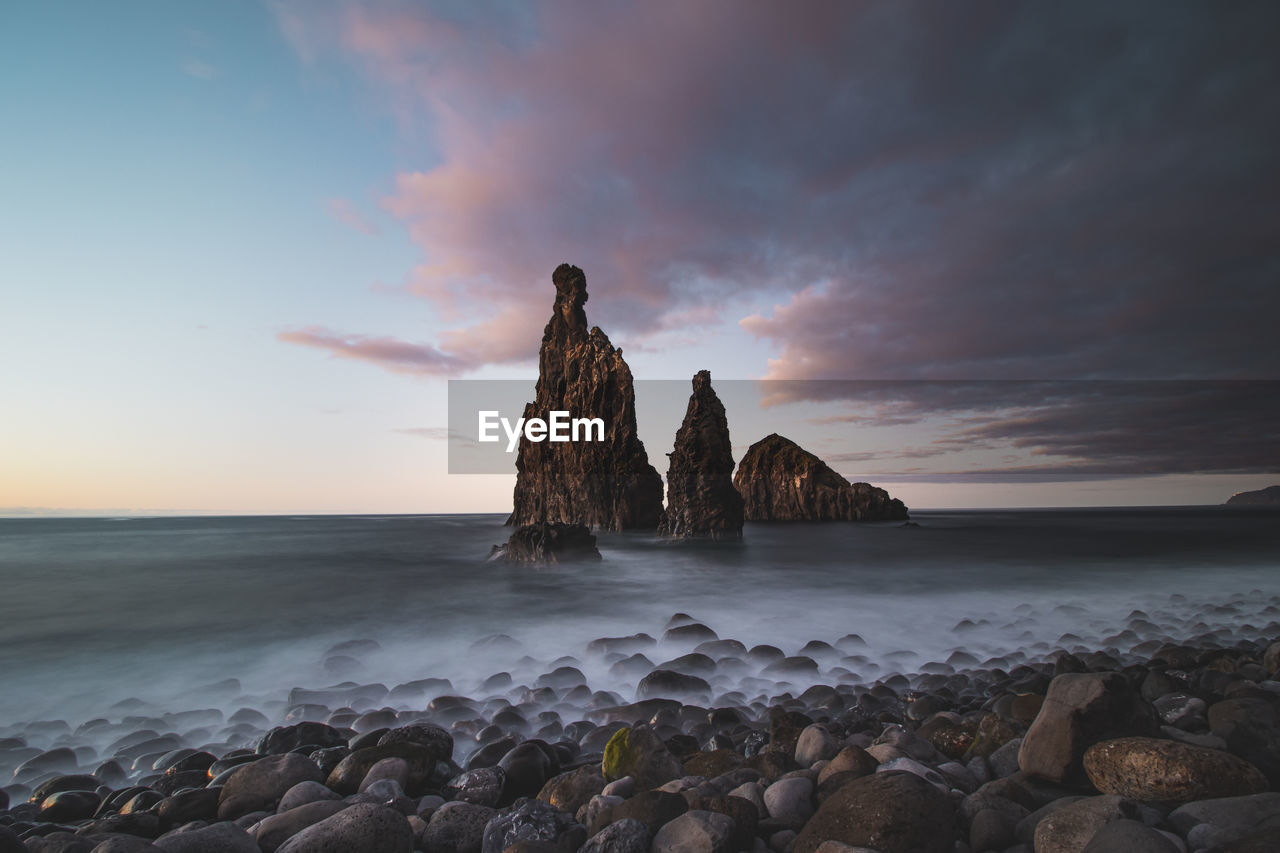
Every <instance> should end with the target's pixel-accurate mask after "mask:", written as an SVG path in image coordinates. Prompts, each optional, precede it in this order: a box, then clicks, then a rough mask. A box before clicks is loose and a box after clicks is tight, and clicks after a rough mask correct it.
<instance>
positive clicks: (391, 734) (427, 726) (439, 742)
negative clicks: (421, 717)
mask: <svg viewBox="0 0 1280 853" xmlns="http://www.w3.org/2000/svg"><path fill="white" fill-rule="evenodd" d="M509 678H510V677H509V676H508V679H509ZM404 741H408V742H410V743H416V744H418V745H419V746H423V747H426V748H427V749H428V750H430V751H431V754H432V756H433V757H434V758H435V759H436V761H448V760H450V759H451V758H453V735H451V734H449V732H448V731H447V730H445V729H444V728H442V727H441V726H437V725H435V724H434V723H412V724H410V725H407V726H397V727H396V728H394V729H391V730H390V731H388V732H387V733H386V734H384V735H383V736H382V737H380V738H379V739H378V746H386V745H388V744H392V743H401V742H404Z"/></svg>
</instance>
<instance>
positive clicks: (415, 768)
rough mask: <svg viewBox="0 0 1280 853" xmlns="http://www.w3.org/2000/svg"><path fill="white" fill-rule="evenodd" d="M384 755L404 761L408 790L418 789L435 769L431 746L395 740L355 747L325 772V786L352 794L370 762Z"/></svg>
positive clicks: (368, 767) (381, 758)
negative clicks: (326, 777) (355, 748)
mask: <svg viewBox="0 0 1280 853" xmlns="http://www.w3.org/2000/svg"><path fill="white" fill-rule="evenodd" d="M385 758H399V759H402V760H403V761H404V762H405V769H406V770H407V771H408V785H407V786H406V790H408V791H416V790H417V789H418V788H421V787H422V786H423V785H424V784H425V783H426V782H427V780H428V779H430V778H431V775H432V774H433V773H434V772H435V769H436V750H435V749H433V748H432V747H428V746H423V745H422V744H420V743H414V742H413V741H409V740H402V741H395V742H393V743H385V744H382V745H381V746H366V747H364V748H363V749H357V750H356V751H355V752H353V753H351V754H350V755H348V756H347V757H346V758H344V759H342V761H340V762H338V766H337V767H334V768H333V770H331V771H330V772H329V778H328V779H327V780H325V785H327V786H328V787H329V788H330V789H331V790H334V791H337V792H338V793H339V794H342V795H343V796H349V795H351V794H354V793H356V791H358V790H359V789H360V783H361V782H363V781H364V778H365V776H366V775H368V773H369V771H370V770H371V769H373V765H375V764H377V763H378V762H379V761H382V760H383V759H385Z"/></svg>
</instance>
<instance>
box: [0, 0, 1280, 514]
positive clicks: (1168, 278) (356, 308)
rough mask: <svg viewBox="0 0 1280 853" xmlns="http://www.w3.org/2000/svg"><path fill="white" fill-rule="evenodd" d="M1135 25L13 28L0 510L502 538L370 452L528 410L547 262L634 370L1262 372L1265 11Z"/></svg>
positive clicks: (1132, 20)
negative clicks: (391, 350)
mask: <svg viewBox="0 0 1280 853" xmlns="http://www.w3.org/2000/svg"><path fill="white" fill-rule="evenodd" d="M1158 8H1159V7H1158V6H1151V5H1144V4H1136V3H1135V4H1121V8H1120V11H1118V12H1117V11H1115V10H1111V11H1107V9H1108V7H1106V6H1104V5H1101V4H1099V5H1096V6H1087V7H1081V9H1080V10H1077V11H1076V12H1074V13H1068V12H1063V11H1060V10H1059V11H1053V7H1052V6H1049V5H1038V4H1030V5H1029V6H1026V7H1025V8H1021V7H1002V6H998V5H997V6H992V7H990V8H988V7H987V6H985V5H984V6H983V7H982V9H983V14H982V15H975V16H972V17H975V18H981V19H982V20H974V21H969V22H966V23H965V24H964V25H963V26H961V25H958V24H956V22H952V21H949V20H947V19H946V18H947V14H946V13H943V12H937V11H930V9H929V7H928V6H927V5H924V6H916V5H913V4H901V5H895V4H867V5H865V6H863V5H857V6H856V9H855V8H854V7H853V6H851V7H849V9H848V10H847V11H839V10H837V11H832V10H831V9H824V10H822V11H814V12H813V13H812V14H808V15H793V16H790V17H787V18H784V19H778V18H777V17H776V15H775V13H774V12H773V11H771V10H770V9H769V7H768V6H765V5H758V6H757V5H749V6H748V7H747V11H746V12H745V13H744V14H741V15H736V16H730V17H731V18H732V19H730V17H726V16H727V15H728V14H729V12H730V11H731V10H730V9H729V7H727V6H719V5H717V4H714V3H709V4H706V5H705V6H703V7H700V8H699V9H697V10H693V9H690V8H688V7H681V6H680V5H679V4H656V5H650V6H640V5H637V4H625V3H624V4H612V5H607V6H601V7H599V8H593V10H592V11H591V12H590V13H585V12H580V11H579V12H575V11H574V10H573V9H572V8H571V7H569V6H567V5H565V4H560V3H547V4H537V5H532V6H524V5H523V4H520V5H506V4H399V3H394V2H385V3H383V2H377V3H364V4H357V3H334V2H319V3H303V2H287V1H286V0H282V2H277V3H270V4H267V3H260V2H225V3H206V4H195V3H171V2H137V3H128V4H123V5H118V4H110V5H109V4H102V3H92V2H66V3H22V4H10V5H9V6H8V7H6V9H5V11H4V12H3V13H2V14H3V17H2V19H0V23H2V26H0V102H3V103H4V104H5V111H4V113H5V118H4V133H3V135H2V136H0V139H2V140H3V141H0V145H2V146H3V154H4V158H3V160H4V164H5V165H4V167H3V168H2V169H0V198H2V199H3V204H2V206H0V359H3V363H4V364H5V365H6V366H7V368H8V369H7V370H5V371H4V378H3V386H2V390H3V394H4V400H5V403H4V409H3V417H2V418H0V508H10V509H13V508H18V507H44V508H52V509H58V510H73V509H89V510H92V509H134V510H151V511H200V512H359V511H367V512H442V511H482V510H485V511H496V512H502V511H505V510H506V509H507V506H508V503H509V498H510V485H511V478H507V477H502V476H489V477H478V476H473V477H448V475H447V474H446V473H445V462H444V460H445V454H444V447H443V444H442V443H441V442H439V441H436V440H432V439H429V438H423V437H422V436H421V435H417V434H413V433H411V432H408V431H409V430H414V429H418V430H421V429H423V428H429V427H439V426H443V425H444V423H445V413H444V410H443V407H444V405H445V394H444V385H445V380H446V379H448V378H459V377H469V378H470V377H474V378H495V377H500V378H515V377H532V375H533V372H532V367H531V365H532V361H531V359H532V358H533V357H534V356H536V347H537V343H538V338H539V336H540V331H541V325H542V323H543V322H544V321H545V318H546V315H547V311H549V308H550V304H551V296H552V291H551V287H550V284H549V279H550V273H551V270H552V268H553V267H554V266H555V264H556V263H559V262H561V261H570V262H575V263H578V264H580V265H582V266H583V267H584V268H585V269H586V271H587V275H588V280H589V282H590V287H591V293H592V301H591V302H590V303H589V304H588V306H587V311H588V315H589V317H590V319H591V320H592V322H598V323H600V324H601V325H602V326H603V327H604V328H605V329H606V331H608V332H609V334H610V336H611V337H612V338H613V340H614V342H615V343H618V344H621V345H622V346H624V349H625V351H626V353H627V358H628V361H629V362H630V364H631V366H632V369H633V372H634V373H635V374H636V376H637V377H639V378H645V379H673V378H687V377H688V376H689V375H691V374H692V372H693V371H694V370H696V369H699V368H709V369H710V370H711V371H712V374H713V376H714V377H717V378H720V377H723V378H725V379H746V378H756V377H761V376H769V377H772V378H786V379H793V378H797V379H809V378H818V379H841V378H877V379H878V378H899V379H921V378H943V379H979V380H985V379H1009V378H1014V379H1134V378H1139V379H1166V378H1167V379H1207V380H1239V379H1249V380H1271V379H1274V378H1275V377H1276V375H1277V368H1278V365H1280V356H1277V354H1276V346H1275V343H1274V340H1273V336H1271V335H1270V333H1269V332H1268V328H1269V327H1268V324H1269V323H1270V322H1271V320H1269V319H1267V318H1272V317H1274V311H1270V310H1268V309H1269V308H1274V307H1275V306H1274V304H1273V303H1274V299H1275V296H1274V293H1275V290H1276V288H1275V287H1274V281H1275V277H1276V275H1277V274H1280V261H1278V260H1277V256H1276V253H1275V250H1274V246H1275V245H1276V244H1277V241H1276V240H1274V239H1272V238H1274V237H1276V236H1277V235H1276V234H1275V226H1274V225H1273V224H1269V223H1267V222H1266V221H1265V217H1263V216H1260V215H1258V212H1259V211H1266V210H1271V211H1274V202H1275V201H1276V199H1275V198H1274V197H1273V195H1268V193H1269V192H1273V190H1269V189H1267V188H1268V187H1272V188H1273V187H1274V186H1275V182H1274V181H1267V180H1266V176H1268V175H1270V176H1274V174H1275V171H1274V169H1275V154H1274V152H1275V150H1277V147H1276V145H1275V144H1274V143H1275V142H1276V140H1277V133H1276V127H1277V120H1276V110H1275V107H1274V106H1270V105H1269V104H1270V103H1271V102H1272V101H1273V100H1274V99H1271V98H1269V96H1268V97H1267V98H1266V99H1265V100H1264V99H1262V98H1261V96H1260V95H1259V92H1261V91H1264V90H1263V89H1262V88H1261V87H1260V83H1261V82H1266V81H1269V80H1274V74H1273V73H1272V72H1273V71H1274V60H1273V59H1270V58H1268V56H1269V52H1267V51H1266V50H1265V46H1266V42H1267V34H1268V33H1273V32H1275V31H1276V26H1275V15H1274V14H1272V13H1271V12H1269V11H1268V9H1267V7H1266V6H1265V5H1264V4H1241V6H1240V7H1238V8H1237V9H1236V10H1235V11H1234V12H1233V13H1232V14H1231V15H1221V16H1218V17H1215V18H1214V19H1213V20H1211V21H1208V22H1206V21H1201V20H1196V19H1195V18H1194V15H1195V13H1194V12H1176V13H1170V14H1168V15H1163V16H1161V17H1162V20H1161V21H1160V22H1159V24H1158V25H1154V26H1152V25H1149V24H1150V20H1151V15H1152V13H1153V10H1155V9H1158ZM984 16H985V17H984ZM1046 33H1051V34H1055V36H1054V37H1055V38H1056V39H1058V40H1059V42H1060V47H1061V50H1060V51H1059V52H1058V53H1056V54H1053V55H1051V56H1050V58H1045V57H1046V56H1049V55H1048V54H1045V53H1044V52H1043V51H1038V50H1037V45H1039V44H1041V43H1042V42H1043V40H1044V39H1045V38H1046ZM1240 33H1254V34H1255V36H1254V40H1255V41H1256V44H1255V43H1254V41H1250V39H1248V38H1241V37H1240ZM1195 34H1199V35H1195ZM1193 35H1194V36H1195V37H1194V38H1193ZM1228 37H1230V38H1232V43H1233V44H1234V45H1235V55H1233V56H1232V57H1231V58H1229V59H1223V58H1222V56H1221V54H1220V52H1217V51H1214V50H1211V49H1209V48H1211V47H1212V44H1211V43H1212V41H1213V40H1214V39H1215V38H1217V39H1221V40H1224V41H1225V39H1227V38H1228ZM1073 39H1074V40H1075V41H1073ZM1108 39H1109V40H1110V41H1108ZM1144 39H1145V40H1146V41H1144ZM1202 43H1209V44H1208V46H1207V47H1203V48H1202V47H1201V45H1202ZM876 45H883V46H884V47H883V49H880V50H877V49H874V47H875V46H876ZM1099 45H1102V47H1099ZM891 47H892V48H894V49H890V48H891ZM695 48H696V49H695ZM764 50H767V51H768V52H767V53H763V54H762V53H760V51H764ZM1090 51H1105V52H1104V53H1103V54H1102V55H1092V54H1091V53H1090ZM747 56H755V57H756V59H757V60H758V61H755V62H753V63H750V64H745V65H744V64H743V62H744V60H743V57H747ZM850 57H856V58H850ZM904 57H905V58H904ZM913 57H914V59H913ZM939 57H949V58H954V61H956V62H958V63H960V66H958V67H963V68H965V69H977V70H971V71H967V72H966V73H971V74H972V75H973V79H972V80H969V79H960V80H959V81H958V82H955V79H956V77H957V75H956V73H955V71H954V69H952V68H949V67H947V65H946V61H949V60H948V59H941V58H939ZM979 60H981V61H979ZM904 63H905V64H904ZM1002 63H1003V64H1002ZM1053 63H1059V64H1056V65H1055V64H1053ZM1010 67H1012V68H1015V69H1025V71H1026V74H1025V76H1026V77H1027V78H1028V80H1030V81H1032V82H1028V83H1025V84H1019V85H1022V86H1023V87H1024V88H1023V89H1020V88H1019V87H1018V86H1016V85H1013V84H1012V83H1008V82H1004V83H1001V81H1009V80H1010V79H1012V78H1011V75H1010V74H1009V73H1008V69H1009V68H1010ZM762 69H763V70H762ZM1108 75H1110V76H1108ZM1268 75H1270V76H1268ZM1014 77H1016V75H1014ZM1037 81H1040V82H1039V83H1037ZM1126 84H1130V85H1126ZM1002 85H1003V86H1004V88H1003V89H1002V88H1001V86H1002ZM1268 85H1269V84H1268ZM949 86H950V87H951V88H950V89H949V88H948V87H949ZM966 87H971V89H966ZM1117 87H1118V88H1119V89H1120V90H1123V91H1127V92H1130V93H1133V92H1137V93H1138V94H1131V95H1129V97H1133V98H1135V99H1136V102H1135V103H1128V102H1125V101H1124V98H1123V97H1122V96H1119V95H1116V94H1114V92H1115V90H1116V89H1117ZM1266 91H1269V90H1266ZM957 98H959V99H960V100H961V101H963V103H965V104H967V108H966V109H963V110H962V109H958V108H957ZM1209 118H1212V119H1214V121H1213V122H1210V121H1208V120H1207V119H1209ZM1153 140H1156V141H1157V142H1153ZM1189 164H1194V168H1191V167H1190V166H1189ZM1118 176H1119V177H1118ZM1201 208H1203V210H1201ZM1272 219H1274V217H1272ZM1213 223H1218V224H1219V225H1218V226H1217V227H1218V228H1219V229H1220V230H1214V226H1213ZM1093 231H1096V232H1097V233H1096V234H1095V233H1093ZM1127 234H1131V235H1132V238H1131V239H1126V237H1125V235H1127ZM1210 276H1211V277H1212V282H1213V284H1212V287H1211V286H1210V285H1207V284H1205V280H1206V277H1210ZM1209 292H1212V293H1213V294H1214V295H1213V298H1212V300H1211V301H1210V300H1209V299H1208V297H1207V296H1206V295H1205V294H1207V293H1209ZM1267 294H1270V295H1269V296H1268V295H1267ZM1268 300H1269V301H1268ZM1046 318H1047V319H1046ZM1049 320H1051V321H1052V322H1048V321H1049ZM377 342H393V343H395V344H396V346H397V347H400V348H401V349H400V350H398V351H404V352H408V353H410V354H411V355H412V357H413V358H412V360H411V361H410V362H405V361H403V360H401V361H396V360H394V359H390V360H389V359H387V358H385V357H382V356H380V355H379V352H382V351H383V350H380V349H378V347H376V346H374V344H376V343H377ZM1025 402H1026V401H1025V400H1024V401H1022V403H1023V404H1024V405H1025ZM825 405H828V406H830V407H833V408H832V410H833V411H846V410H857V408H858V406H859V405H865V401H862V402H859V401H858V400H856V399H836V400H827V401H825ZM992 411H994V410H992ZM1002 411H1006V412H1007V407H1006V409H1005V410H1002ZM970 414H973V413H970ZM979 414H981V412H979ZM1064 423H1065V421H1064ZM1065 428H1066V427H1064V429H1065ZM1135 434H1137V431H1135ZM751 438H752V437H751V436H743V437H742V438H739V437H737V436H735V441H736V442H740V441H747V440H750V439H751ZM836 438H837V439H843V440H845V442H846V444H848V445H849V446H850V448H852V449H856V448H857V446H858V441H859V437H858V434H857V432H856V431H851V430H848V429H846V430H845V431H844V432H841V433H839V434H837V435H836ZM1004 438H1005V439H1006V440H1008V441H1014V440H1017V439H1018V437H1017V436H1013V435H1012V434H1010V435H1007V436H1004ZM1036 440H1037V441H1042V444H1041V445H1027V446H1024V450H1025V451H1026V452H1028V453H1033V452H1035V450H1036V447H1037V446H1039V447H1041V448H1043V446H1045V445H1044V443H1043V436H1040V437H1037V439H1036ZM1049 444H1052V442H1050V443H1049ZM1054 446H1057V445H1054ZM665 449H666V448H665V447H663V448H656V447H651V448H650V455H651V458H654V459H655V460H661V459H662V456H661V454H662V452H663V450H665ZM1088 456H1089V451H1088V449H1087V448H1085V449H1084V450H1082V451H1081V457H1080V458H1081V459H1082V460H1083V461H1084V462H1088V461H1089V460H1088V458H1087V457H1088ZM1114 458H1120V455H1119V454H1118V455H1116V456H1115V457H1114ZM1126 458H1127V457H1126ZM1274 463H1275V459H1274V458H1271V457H1265V458H1262V457H1259V458H1254V459H1253V460H1252V461H1250V460H1249V459H1243V461H1242V460H1241V459H1233V460H1221V459H1218V460H1214V461H1213V462H1212V464H1209V463H1206V465H1205V466H1204V468H1205V470H1196V466H1194V465H1192V466H1189V467H1190V470H1181V467H1185V466H1180V469H1179V470H1168V469H1167V468H1160V467H1159V466H1158V465H1155V466H1154V467H1153V466H1152V465H1147V464H1146V463H1143V464H1141V465H1137V468H1136V469H1135V470H1141V471H1142V472H1144V473H1147V474H1150V475H1152V476H1151V477H1147V478H1143V479H1141V480H1117V481H1114V482H1112V481H1106V484H1105V485H1099V482H1101V481H1099V480H1098V479H1097V475H1096V470H1097V467H1096V466H1095V467H1094V469H1093V470H1094V471H1095V474H1094V479H1093V480H1092V481H1090V483H1087V484H1084V485H1082V484H1081V483H1080V482H1079V481H1078V480H1064V481H1062V482H1058V483H1054V482H1050V481H1045V480H1044V478H1039V480H1038V481H1037V482H1035V483H1026V482H1011V483H1003V484H992V483H989V482H982V483H976V482H975V483H971V484H968V485H964V484H960V485H957V484H956V483H955V482H953V479H954V478H951V477H941V478H940V482H942V483H943V485H937V484H929V483H927V482H921V481H920V479H919V477H918V476H917V477H913V478H912V479H911V481H909V482H902V483H901V484H900V485H899V486H896V487H893V491H894V493H895V494H901V495H902V496H903V497H904V499H906V500H907V502H908V503H909V504H913V505H916V506H927V505H935V506H936V505H953V506H956V505H989V504H999V505H1011V504H1012V505H1020V504H1048V505H1062V504H1075V503H1184V502H1201V501H1206V502H1217V501H1219V500H1221V499H1224V498H1225V497H1226V496H1227V495H1229V494H1230V493H1232V492H1234V491H1236V490H1238V489H1242V488H1253V487H1258V486H1261V485H1266V484H1269V482H1270V481H1271V480H1272V479H1274V476H1273V475H1274V474H1275V473H1276V472H1275V468H1274ZM842 470H843V469H842ZM863 470H866V466H864V469H863ZM890 470H891V468H886V467H881V468H879V469H875V468H873V469H872V471H871V473H873V474H874V473H877V472H880V473H883V472H887V471H890ZM939 470H940V471H941V472H942V473H946V474H950V473H953V472H949V471H946V470H944V469H939ZM1215 471H1216V472H1217V473H1214V472H1215ZM845 473H849V474H851V475H857V474H859V473H862V471H853V470H849V471H845ZM1162 475H1163V478H1162ZM1153 477H1154V478H1153ZM1170 477H1173V478H1175V479H1169V478H1170Z"/></svg>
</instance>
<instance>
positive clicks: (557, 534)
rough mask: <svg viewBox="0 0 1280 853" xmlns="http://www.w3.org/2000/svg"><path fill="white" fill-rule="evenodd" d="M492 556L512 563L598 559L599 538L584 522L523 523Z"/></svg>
mask: <svg viewBox="0 0 1280 853" xmlns="http://www.w3.org/2000/svg"><path fill="white" fill-rule="evenodd" d="M490 558H491V559H498V560H506V561H508V562H512V563H536V564H553V563H568V562H580V561H583V560H599V559H601V557H600V550H599V549H598V548H596V537H595V536H593V535H592V533H591V530H590V529H589V528H588V527H587V526H586V525H585V524H569V523H567V522H563V521H534V522H530V523H528V524H522V525H520V526H519V527H517V528H516V529H515V530H514V531H512V533H511V537H510V538H509V539H508V540H507V541H506V543H505V544H503V545H495V546H493V550H492V551H491V552H490Z"/></svg>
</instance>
